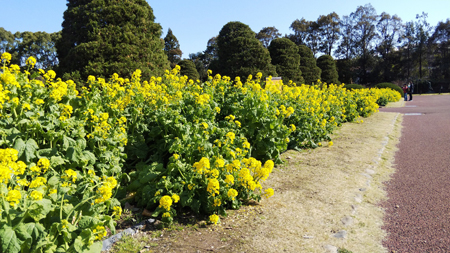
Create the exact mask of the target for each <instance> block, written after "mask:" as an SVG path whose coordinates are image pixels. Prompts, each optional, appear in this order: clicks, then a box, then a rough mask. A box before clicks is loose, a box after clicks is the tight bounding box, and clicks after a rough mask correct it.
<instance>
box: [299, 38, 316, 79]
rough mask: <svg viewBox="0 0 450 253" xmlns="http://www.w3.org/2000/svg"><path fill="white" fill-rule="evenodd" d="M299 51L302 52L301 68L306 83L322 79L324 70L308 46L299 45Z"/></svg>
mask: <svg viewBox="0 0 450 253" xmlns="http://www.w3.org/2000/svg"><path fill="white" fill-rule="evenodd" d="M298 53H299V54H300V70H301V71H302V76H303V78H304V79H305V84H309V85H310V84H313V83H316V82H317V80H320V75H321V73H322V70H321V69H320V68H319V67H317V65H316V58H314V55H313V53H312V51H311V49H309V48H308V47H307V46H305V45H300V46H298Z"/></svg>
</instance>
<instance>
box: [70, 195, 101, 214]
mask: <svg viewBox="0 0 450 253" xmlns="http://www.w3.org/2000/svg"><path fill="white" fill-rule="evenodd" d="M95 197H97V196H92V197H90V198H88V199H85V200H84V201H81V202H80V203H78V205H76V206H75V207H74V208H72V210H70V212H69V214H68V215H67V218H70V215H72V213H73V211H75V210H76V209H77V208H78V207H79V206H81V205H82V204H84V203H86V202H87V201H88V200H91V199H94V198H95ZM61 210H62V209H61ZM61 213H62V211H61ZM61 217H62V215H61Z"/></svg>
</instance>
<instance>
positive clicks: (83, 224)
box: [78, 216, 100, 229]
mask: <svg viewBox="0 0 450 253" xmlns="http://www.w3.org/2000/svg"><path fill="white" fill-rule="evenodd" d="M99 223H100V220H99V219H97V218H94V217H91V216H82V217H81V219H80V221H79V222H78V226H79V227H80V228H81V229H83V228H90V227H93V226H95V225H97V224H99Z"/></svg>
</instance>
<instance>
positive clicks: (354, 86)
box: [344, 83, 365, 90]
mask: <svg viewBox="0 0 450 253" xmlns="http://www.w3.org/2000/svg"><path fill="white" fill-rule="evenodd" d="M344 88H346V89H347V90H352V89H364V88H365V87H364V86H362V85H361V84H356V83H346V84H344Z"/></svg>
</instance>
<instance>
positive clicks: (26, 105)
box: [22, 103, 31, 111]
mask: <svg viewBox="0 0 450 253" xmlns="http://www.w3.org/2000/svg"><path fill="white" fill-rule="evenodd" d="M22 108H23V110H27V111H29V110H31V107H30V104H28V103H23V105H22Z"/></svg>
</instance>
